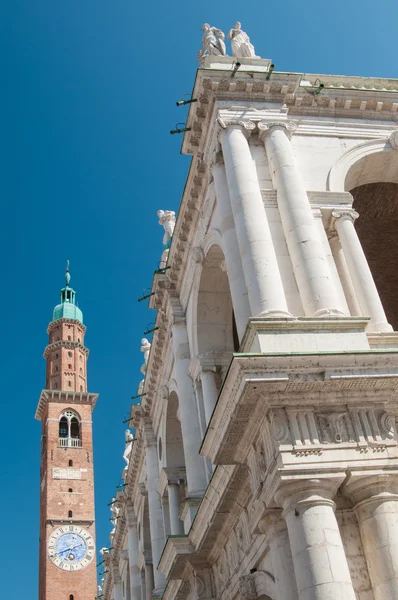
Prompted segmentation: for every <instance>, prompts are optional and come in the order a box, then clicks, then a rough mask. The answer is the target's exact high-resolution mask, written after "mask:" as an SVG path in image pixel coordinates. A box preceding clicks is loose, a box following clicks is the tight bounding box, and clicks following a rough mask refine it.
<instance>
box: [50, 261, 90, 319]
mask: <svg viewBox="0 0 398 600" xmlns="http://www.w3.org/2000/svg"><path fill="white" fill-rule="evenodd" d="M69 283H70V272H69V260H67V261H66V269H65V287H64V288H62V290H61V304H58V305H57V306H56V307H55V308H54V311H53V318H52V320H53V321H57V320H58V319H75V320H76V321H80V323H83V313H82V311H81V310H80V308H79V307H78V306H76V292H75V290H74V289H72V288H71V287H69Z"/></svg>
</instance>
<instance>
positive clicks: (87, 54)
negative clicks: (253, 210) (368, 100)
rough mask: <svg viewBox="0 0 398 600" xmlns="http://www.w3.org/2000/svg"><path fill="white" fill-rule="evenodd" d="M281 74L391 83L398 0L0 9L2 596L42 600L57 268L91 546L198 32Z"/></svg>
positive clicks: (39, 3) (86, 1)
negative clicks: (67, 306)
mask: <svg viewBox="0 0 398 600" xmlns="http://www.w3.org/2000/svg"><path fill="white" fill-rule="evenodd" d="M237 19H238V20H240V21H241V22H242V24H243V28H244V30H245V31H247V32H248V33H249V35H250V37H251V40H252V42H253V43H254V44H255V48H256V51H257V54H259V55H261V56H263V57H268V58H272V59H273V62H274V63H275V66H276V69H277V70H283V71H306V72H313V73H338V74H347V75H350V74H358V75H365V76H366V75H368V76H380V77H398V63H397V58H396V57H397V46H396V40H397V36H396V23H397V21H398V6H397V4H396V0H385V1H384V2H381V3H378V4H377V3H376V4H375V3H374V2H373V1H372V2H371V1H370V0H362V1H361V2H359V1H358V0H350V1H348V2H347V0H344V1H343V0H335V1H334V2H333V3H322V2H319V0H318V1H315V0H307V1H304V2H298V1H297V0H284V2H279V3H272V2H266V1H265V0H258V1H256V2H253V1H250V0H247V1H246V2H238V1H237V0H217V1H215V0H212V1H210V0H203V1H202V2H195V3H194V2H181V1H179V2H176V1H175V0H168V1H167V2H164V1H163V0H162V1H161V0H157V1H155V2H153V1H150V0H149V1H146V2H140V3H133V2H132V1H131V0H116V1H115V0H68V1H66V0H56V1H54V0H51V1H50V0H34V1H32V0H11V1H10V0H8V1H7V0H3V2H2V3H1V6H0V30H1V31H0V73H1V93H0V153H1V157H0V186H1V189H0V195H1V207H2V210H1V235H0V244H1V256H2V265H1V281H2V285H1V290H2V292H1V296H0V302H1V315H2V327H1V330H2V343H1V353H2V359H1V364H2V366H3V369H2V377H1V380H2V397H3V400H2V421H3V427H2V435H1V437H0V440H1V442H0V443H1V447H2V457H3V463H2V464H3V471H2V473H3V478H2V483H3V485H2V489H1V494H0V502H1V511H0V514H1V515H2V522H3V523H2V528H3V529H2V539H3V541H5V546H4V549H6V552H4V551H3V553H2V559H1V565H2V574H3V576H2V582H1V588H2V590H1V597H2V598H10V599H11V600H19V599H21V600H22V599H23V600H34V599H35V598H37V567H38V536H39V530H38V525H39V513H38V508H39V502H38V501H39V448H40V424H39V423H38V422H37V421H35V420H34V413H35V409H36V404H37V400H38V397H39V393H40V390H41V389H42V387H44V383H45V363H44V359H43V357H42V354H43V350H44V347H45V345H46V341H47V337H46V328H47V324H48V322H49V320H50V318H51V313H52V309H53V306H54V305H55V304H56V303H57V302H58V297H59V289H60V288H61V286H62V284H63V272H64V265H65V260H66V259H67V258H68V259H70V261H71V273H72V282H71V283H72V285H73V287H75V289H76V290H77V294H78V300H79V304H80V307H81V308H82V309H83V311H84V315H85V323H86V325H87V327H88V333H87V338H86V339H87V345H88V346H89V348H90V350H91V356H90V359H89V365H88V368H89V389H90V391H92V392H99V393H100V398H99V402H98V404H97V407H96V409H95V413H94V428H95V433H94V442H95V466H96V512H97V533H98V535H97V538H98V547H99V548H100V547H101V546H104V545H107V543H108V534H109V531H110V523H109V521H108V518H109V516H110V513H109V509H108V507H107V506H106V504H107V502H109V500H110V498H111V496H112V495H113V493H114V489H115V486H116V484H117V483H118V482H119V478H120V474H121V470H122V468H123V464H124V463H123V461H122V458H121V455H122V452H123V450H124V438H123V432H124V429H125V425H123V424H122V420H123V417H124V416H125V415H126V413H128V411H129V406H130V397H131V396H132V395H133V394H134V393H135V391H136V389H137V384H138V382H139V380H140V376H141V374H140V372H139V367H140V365H141V363H142V355H141V353H140V351H139V347H140V339H141V337H142V334H143V331H144V330H145V329H147V328H148V327H149V326H150V324H151V323H152V322H153V321H154V318H155V314H154V313H153V312H152V311H150V310H149V309H148V308H147V307H146V306H145V303H142V304H138V303H137V298H138V297H139V296H141V295H142V293H143V291H144V290H145V288H147V287H149V286H150V285H151V281H152V274H153V271H154V269H155V268H157V264H158V261H159V259H160V254H161V250H162V234H163V232H162V229H161V227H160V226H159V225H158V224H157V218H156V211H157V209H160V208H162V209H174V210H177V209H178V205H179V201H180V198H181V194H182V191H183V186H184V181H185V176H186V173H187V169H188V165H189V157H185V156H181V155H180V153H179V151H180V144H181V137H180V136H170V135H169V130H170V129H171V128H173V127H174V126H175V124H176V123H177V122H179V121H184V119H185V115H186V109H185V108H176V107H175V101H176V100H178V99H180V98H181V96H182V95H183V94H184V93H189V92H190V91H191V89H192V85H193V81H194V77H195V69H196V67H197V62H196V53H197V50H198V49H199V48H200V43H201V29H200V28H201V25H202V23H203V22H204V21H208V22H210V23H211V25H215V26H217V27H219V28H221V29H223V30H224V31H227V30H228V29H229V28H230V27H231V26H232V24H233V23H234V21H235V20H237Z"/></svg>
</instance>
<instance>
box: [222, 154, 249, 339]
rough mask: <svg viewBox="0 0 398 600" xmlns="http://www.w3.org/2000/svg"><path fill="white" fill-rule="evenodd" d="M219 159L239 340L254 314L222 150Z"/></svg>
mask: <svg viewBox="0 0 398 600" xmlns="http://www.w3.org/2000/svg"><path fill="white" fill-rule="evenodd" d="M216 161H217V162H216V163H215V164H214V166H213V179H214V188H215V192H216V198H217V205H218V207H219V214H220V230H221V235H222V240H223V250H224V256H225V264H226V267H227V275H228V281H229V287H230V290H231V298H232V306H233V309H234V315H235V321H236V329H237V331H238V336H239V340H242V338H243V335H244V333H245V330H246V326H247V323H248V320H249V319H250V317H251V311H250V304H249V298H248V292H247V288H246V284H245V275H244V272H243V267H242V260H241V257H240V254H239V246H238V239H237V237H236V231H235V225H234V218H233V214H232V208H231V200H230V197H229V191H228V183H227V176H226V174H225V167H224V163H223V162H222V161H221V157H220V154H218V155H217V156H216Z"/></svg>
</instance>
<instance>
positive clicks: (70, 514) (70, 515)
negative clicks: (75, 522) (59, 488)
mask: <svg viewBox="0 0 398 600" xmlns="http://www.w3.org/2000/svg"><path fill="white" fill-rule="evenodd" d="M72 516H73V514H72V511H71V510H68V518H69V519H71V518H72Z"/></svg>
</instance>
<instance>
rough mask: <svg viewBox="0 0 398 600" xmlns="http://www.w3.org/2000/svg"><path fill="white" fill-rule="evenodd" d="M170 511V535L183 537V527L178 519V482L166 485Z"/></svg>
mask: <svg viewBox="0 0 398 600" xmlns="http://www.w3.org/2000/svg"><path fill="white" fill-rule="evenodd" d="M167 491H168V496H169V510H170V528H171V535H184V525H183V522H182V521H181V519H180V508H181V502H180V485H179V482H178V481H169V482H168V484H167Z"/></svg>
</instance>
